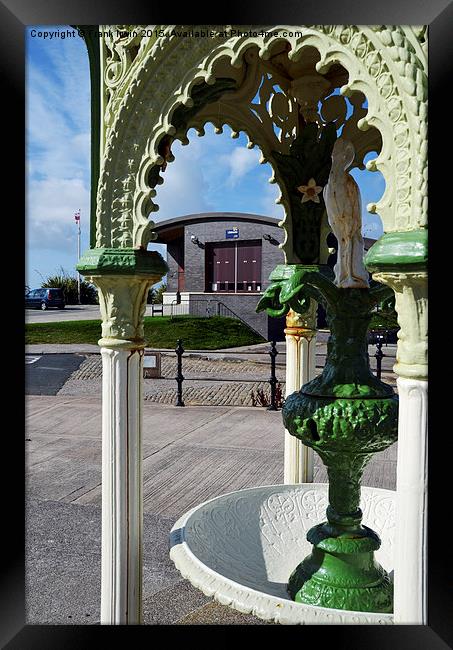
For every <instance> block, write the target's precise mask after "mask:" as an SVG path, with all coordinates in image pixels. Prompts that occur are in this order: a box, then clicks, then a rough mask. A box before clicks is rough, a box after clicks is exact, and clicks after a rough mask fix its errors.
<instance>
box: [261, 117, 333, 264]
mask: <svg viewBox="0 0 453 650" xmlns="http://www.w3.org/2000/svg"><path fill="white" fill-rule="evenodd" d="M336 139H337V132H336V129H335V125H334V124H333V123H330V124H327V125H326V126H324V127H320V126H319V125H318V124H317V123H316V122H310V123H308V124H306V125H305V126H304V128H303V130H302V131H301V133H300V135H299V136H298V137H297V138H296V139H295V140H294V141H293V143H292V144H291V146H290V148H289V154H288V155H285V154H282V153H279V152H278V151H273V152H272V157H273V159H274V161H275V165H276V166H277V168H278V171H279V175H280V178H281V179H282V182H283V183H284V185H285V189H286V192H287V195H288V198H289V203H290V209H291V215H292V236H293V248H294V252H295V254H296V255H297V257H298V258H299V260H300V263H301V264H317V263H318V262H319V254H320V232H321V219H322V215H323V212H324V210H325V205H324V199H323V197H322V195H321V190H322V188H323V187H324V186H325V184H326V183H327V179H328V176H329V171H330V165H331V156H332V149H333V145H334V143H335V141H336Z"/></svg>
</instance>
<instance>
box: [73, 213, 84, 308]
mask: <svg viewBox="0 0 453 650" xmlns="http://www.w3.org/2000/svg"><path fill="white" fill-rule="evenodd" d="M74 220H75V222H76V224H77V264H78V263H79V260H80V208H79V211H78V212H76V213H75V215H74ZM77 299H78V304H79V305H80V304H82V303H81V301H80V273H79V272H78V271H77Z"/></svg>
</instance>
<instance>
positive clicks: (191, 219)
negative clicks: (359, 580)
mask: <svg viewBox="0 0 453 650" xmlns="http://www.w3.org/2000/svg"><path fill="white" fill-rule="evenodd" d="M205 221H207V222H210V223H213V222H215V221H236V222H237V221H242V222H248V223H262V224H266V225H268V226H275V227H278V224H279V222H280V219H276V218H275V217H265V216H264V215H261V214H249V213H248V212H197V213H195V214H185V215H183V216H180V217H173V218H172V219H166V220H165V221H160V222H158V223H156V225H155V226H154V227H153V231H154V232H156V233H158V234H163V233H164V232H166V231H170V230H173V229H174V228H181V227H185V226H190V225H192V224H194V223H203V222H205Z"/></svg>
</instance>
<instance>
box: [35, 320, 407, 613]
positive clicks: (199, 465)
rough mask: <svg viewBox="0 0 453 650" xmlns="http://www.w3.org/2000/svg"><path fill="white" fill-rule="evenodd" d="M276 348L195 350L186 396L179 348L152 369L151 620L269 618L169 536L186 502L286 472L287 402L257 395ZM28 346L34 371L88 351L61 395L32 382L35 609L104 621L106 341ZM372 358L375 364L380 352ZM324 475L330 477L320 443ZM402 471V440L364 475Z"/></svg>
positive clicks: (147, 564) (147, 383)
mask: <svg viewBox="0 0 453 650" xmlns="http://www.w3.org/2000/svg"><path fill="white" fill-rule="evenodd" d="M326 339H327V334H326V333H323V332H320V333H319V334H318V342H317V366H318V368H317V371H318V372H321V369H322V367H323V365H324V362H325V354H326ZM394 347H395V346H388V348H385V347H384V349H383V351H384V352H385V353H386V354H388V355H389V356H388V357H387V358H385V359H384V360H383V361H384V363H383V368H384V373H383V378H384V380H385V381H388V382H389V383H392V384H393V385H394V384H395V377H394V375H393V374H392V371H391V368H392V365H393V363H394ZM278 349H279V352H280V354H279V355H278V356H277V368H276V373H277V378H278V379H279V381H280V382H281V386H282V388H283V389H284V378H285V362H286V356H285V354H284V344H283V343H279V344H278ZM268 350H269V344H261V345H258V346H251V347H250V348H246V349H244V348H239V349H234V348H232V349H228V350H223V351H221V352H220V353H214V352H207V351H197V350H190V351H187V352H186V354H185V355H184V359H183V373H184V375H185V377H186V378H187V381H186V382H184V399H185V401H186V405H187V406H186V408H178V407H175V406H173V405H172V404H174V402H175V397H176V385H175V381H174V377H175V374H176V360H175V355H174V350H167V351H161V353H162V378H161V379H145V380H144V396H145V401H144V405H143V421H144V428H143V473H144V585H143V588H144V622H145V623H147V624H161V625H164V624H182V625H192V624H240V625H246V624H253V625H262V624H265V623H263V621H261V620H259V619H257V618H255V617H253V616H248V615H243V614H240V613H238V612H235V611H234V610H232V609H230V608H228V607H224V606H222V605H219V604H217V603H215V602H214V601H212V599H210V598H207V597H205V596H204V595H203V594H202V593H201V592H200V591H198V590H197V589H194V588H193V587H192V586H191V585H190V584H189V583H188V582H187V581H186V580H184V579H182V577H181V575H180V574H179V572H178V571H176V569H175V568H174V565H173V563H172V562H171V561H170V559H169V555H168V536H169V532H170V529H171V527H172V526H173V524H174V522H175V521H176V520H177V519H178V518H179V517H180V516H181V515H182V514H183V513H185V512H187V510H189V509H190V508H192V507H193V506H195V505H197V504H199V503H201V502H203V501H205V500H207V499H210V498H212V497H215V496H218V495H220V494H224V493H227V492H231V491H234V490H238V489H242V488H247V487H253V486H258V485H269V484H278V483H282V482H283V440H284V430H283V424H282V416H281V411H277V412H272V411H267V410H266V409H265V408H262V407H261V408H260V407H252V406H251V391H252V390H255V391H256V390H257V388H259V387H262V388H263V390H265V392H268V390H269V385H268V384H267V383H266V382H267V379H269V374H270V364H269V355H268ZM244 352H245V354H244ZM373 352H374V351H373V350H372V349H371V347H370V354H373ZM26 353H27V355H31V356H29V358H28V361H30V362H32V363H31V365H29V366H27V368H30V369H31V371H32V370H33V368H34V367H36V366H38V365H39V363H34V360H36V357H39V356H40V355H45V356H44V357H43V360H44V362H45V365H46V366H48V365H49V364H50V361H51V359H50V357H46V355H52V357H54V354H55V353H57V354H59V355H64V356H65V357H66V355H67V356H68V359H69V358H70V357H72V356H74V360H75V358H77V359H78V361H77V363H75V364H74V366H71V364H69V366H70V369H69V370H68V378H67V380H66V381H65V383H64V384H63V386H62V387H61V388H60V389H59V390H58V392H57V394H56V395H55V393H54V394H53V395H37V394H31V395H27V399H26V433H25V436H26V442H25V445H26V472H27V480H26V490H27V509H26V514H27V517H26V527H27V528H26V620H27V622H28V623H30V624H78V625H87V624H96V623H99V618H100V580H101V575H100V566H101V565H100V560H101V358H100V354H99V348H98V346H87V345H72V346H61V345H58V346H55V345H53V346H47V345H33V346H26ZM46 358H47V361H46ZM54 359H57V357H54ZM371 361H372V367H373V366H374V362H375V360H374V359H371ZM54 365H55V364H54ZM56 365H58V363H57V361H56ZM72 367H74V368H75V370H74V371H72ZM219 379H221V381H218V380H219ZM246 380H248V381H246ZM31 392H33V391H31ZM314 478H315V481H317V482H325V481H326V480H327V476H326V471H325V469H324V467H323V465H322V463H321V461H320V459H319V458H318V457H317V456H316V455H315V476H314ZM395 482H396V445H394V446H393V447H391V448H390V449H388V450H387V451H385V452H382V453H380V454H376V455H375V457H374V458H373V460H372V462H371V463H370V464H369V466H368V467H367V469H366V471H365V475H364V481H363V483H364V484H365V485H371V486H377V487H386V488H391V489H394V487H395Z"/></svg>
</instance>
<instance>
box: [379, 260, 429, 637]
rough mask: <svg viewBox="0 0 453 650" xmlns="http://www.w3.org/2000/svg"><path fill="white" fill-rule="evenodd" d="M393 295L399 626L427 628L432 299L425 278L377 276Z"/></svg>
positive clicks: (422, 275) (422, 274) (396, 600)
mask: <svg viewBox="0 0 453 650" xmlns="http://www.w3.org/2000/svg"><path fill="white" fill-rule="evenodd" d="M373 277H374V278H375V279H376V280H378V281H379V282H384V283H385V284H388V285H390V286H391V287H392V288H393V289H394V291H395V308H396V311H397V313H398V323H399V325H400V332H399V334H398V349H397V357H396V360H397V362H396V365H395V366H394V371H395V372H396V373H397V374H398V379H397V386H398V393H399V416H398V460H397V479H396V491H397V495H396V501H397V512H396V522H397V523H396V531H395V553H394V618H395V623H404V624H408V625H426V624H427V582H426V563H427V539H426V537H427V528H426V525H427V499H428V490H427V462H428V420H427V402H428V399H427V392H428V364H427V338H428V318H427V316H428V314H427V306H428V298H427V274H426V273H425V272H422V271H418V272H415V271H414V272H400V273H387V272H380V273H375V274H373Z"/></svg>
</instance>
